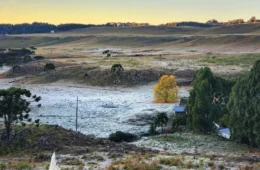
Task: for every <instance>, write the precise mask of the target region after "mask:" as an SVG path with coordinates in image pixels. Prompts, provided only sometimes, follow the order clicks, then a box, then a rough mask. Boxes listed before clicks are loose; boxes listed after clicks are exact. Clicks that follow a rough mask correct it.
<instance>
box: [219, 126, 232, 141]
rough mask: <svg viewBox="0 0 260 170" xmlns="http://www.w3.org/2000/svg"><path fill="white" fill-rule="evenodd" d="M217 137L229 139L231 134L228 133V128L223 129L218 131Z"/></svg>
mask: <svg viewBox="0 0 260 170" xmlns="http://www.w3.org/2000/svg"><path fill="white" fill-rule="evenodd" d="M218 135H219V136H221V137H223V138H226V139H230V135H231V133H230V130H229V128H225V129H220V130H219V131H218Z"/></svg>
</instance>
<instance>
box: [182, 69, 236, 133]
mask: <svg viewBox="0 0 260 170" xmlns="http://www.w3.org/2000/svg"><path fill="white" fill-rule="evenodd" d="M233 85H234V82H233V81H228V80H225V79H222V78H219V77H216V76H214V75H213V73H212V72H211V70H210V68H208V67H205V68H201V69H200V70H199V71H198V72H197V74H196V77H195V80H194V82H193V89H192V90H191V92H190V97H189V100H188V110H189V112H188V117H187V123H188V126H189V128H190V129H191V130H193V131H196V132H202V133H205V132H210V131H212V130H213V129H214V125H213V122H217V123H220V122H221V119H222V117H223V116H224V115H225V114H227V112H228V111H227V108H226V104H227V102H228V99H229V94H230V92H231V89H232V87H233Z"/></svg>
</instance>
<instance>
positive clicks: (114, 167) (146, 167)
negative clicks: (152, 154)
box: [107, 156, 161, 170]
mask: <svg viewBox="0 0 260 170" xmlns="http://www.w3.org/2000/svg"><path fill="white" fill-rule="evenodd" d="M107 169H108V170H120V169H125V170H137V169H138V170H160V169H161V166H160V165H159V164H158V161H157V160H153V161H146V160H144V159H143V157H141V156H133V157H130V158H128V159H126V160H124V161H119V162H114V163H112V164H111V165H110V166H109V167H108V168H107Z"/></svg>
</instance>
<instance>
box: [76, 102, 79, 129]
mask: <svg viewBox="0 0 260 170" xmlns="http://www.w3.org/2000/svg"><path fill="white" fill-rule="evenodd" d="M78 105H79V97H77V106H76V132H78Z"/></svg>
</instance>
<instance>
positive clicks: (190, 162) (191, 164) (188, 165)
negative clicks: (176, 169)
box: [185, 161, 193, 169]
mask: <svg viewBox="0 0 260 170" xmlns="http://www.w3.org/2000/svg"><path fill="white" fill-rule="evenodd" d="M185 167H186V168H188V169H190V168H192V167H193V163H192V161H188V162H187V163H186V165H185Z"/></svg>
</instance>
